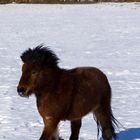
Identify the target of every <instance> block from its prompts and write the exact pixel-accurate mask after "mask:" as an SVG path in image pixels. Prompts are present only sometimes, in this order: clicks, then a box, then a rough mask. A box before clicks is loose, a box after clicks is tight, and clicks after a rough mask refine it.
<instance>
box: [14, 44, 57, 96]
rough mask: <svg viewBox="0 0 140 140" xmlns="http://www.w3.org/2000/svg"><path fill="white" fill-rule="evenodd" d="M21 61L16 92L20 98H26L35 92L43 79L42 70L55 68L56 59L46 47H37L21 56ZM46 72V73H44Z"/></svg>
mask: <svg viewBox="0 0 140 140" xmlns="http://www.w3.org/2000/svg"><path fill="white" fill-rule="evenodd" d="M21 60H22V61H23V66H22V76H21V78H20V81H19V84H18V87H17V91H18V93H19V95H20V96H22V97H28V96H29V95H31V94H32V93H34V92H35V91H36V88H37V87H38V86H39V81H40V80H41V78H43V76H44V75H43V74H42V73H43V72H44V69H45V70H46V69H48V73H49V70H50V68H51V69H52V68H56V67H57V64H58V60H59V59H58V57H57V56H56V55H55V54H54V53H53V52H52V51H51V50H50V49H49V48H47V47H44V46H43V45H39V46H37V47H36V48H33V49H30V48H29V49H28V50H26V51H25V52H23V53H22V55H21ZM45 72H46V71H45Z"/></svg>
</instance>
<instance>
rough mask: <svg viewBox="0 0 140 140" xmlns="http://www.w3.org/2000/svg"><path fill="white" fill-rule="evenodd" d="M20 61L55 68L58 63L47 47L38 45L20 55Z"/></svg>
mask: <svg viewBox="0 0 140 140" xmlns="http://www.w3.org/2000/svg"><path fill="white" fill-rule="evenodd" d="M21 59H22V61H23V63H27V64H37V65H43V66H49V65H50V66H57V64H58V61H59V58H58V57H57V56H56V54H55V53H54V52H53V51H52V50H50V48H49V47H45V46H44V44H40V45H38V46H37V47H35V48H33V49H31V48H29V49H27V50H26V51H24V52H23V53H22V55H21Z"/></svg>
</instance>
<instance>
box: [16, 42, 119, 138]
mask: <svg viewBox="0 0 140 140" xmlns="http://www.w3.org/2000/svg"><path fill="white" fill-rule="evenodd" d="M21 60H22V62H23V65H22V75H21V78H20V81H19V84H18V86H17V92H18V94H19V95H20V96H21V97H29V96H30V95H32V94H34V95H35V97H36V102H37V109H38V111H39V114H40V115H41V117H42V118H43V122H44V130H43V132H42V135H41V137H40V139H39V140H60V139H61V138H60V137H59V135H58V132H57V129H58V124H59V122H60V121H65V120H69V121H70V123H71V135H70V138H69V140H78V137H79V132H80V128H81V125H82V121H81V120H82V117H83V116H85V115H87V114H88V113H90V112H91V113H93V117H94V119H95V121H96V123H97V128H98V135H99V132H100V131H101V132H102V137H103V139H104V140H112V139H113V138H114V139H115V140H116V133H115V129H116V125H117V122H116V119H115V117H114V116H113V113H112V109H111V87H110V84H109V81H108V79H107V77H106V75H105V74H104V73H103V72H102V71H101V70H99V69H98V68H95V67H77V68H73V69H64V68H60V67H59V66H58V62H59V58H58V57H57V55H56V54H55V53H54V52H53V51H52V50H51V49H50V48H48V47H45V46H44V45H42V44H41V45H39V46H37V47H35V48H33V49H31V48H29V49H27V50H25V51H24V52H23V53H22V54H21Z"/></svg>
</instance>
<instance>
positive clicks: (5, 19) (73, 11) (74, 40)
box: [0, 3, 140, 140]
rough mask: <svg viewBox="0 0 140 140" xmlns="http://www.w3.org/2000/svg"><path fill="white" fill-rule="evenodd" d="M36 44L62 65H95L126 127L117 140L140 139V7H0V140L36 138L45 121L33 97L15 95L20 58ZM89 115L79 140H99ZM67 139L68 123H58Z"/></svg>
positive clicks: (85, 119) (116, 111)
mask: <svg viewBox="0 0 140 140" xmlns="http://www.w3.org/2000/svg"><path fill="white" fill-rule="evenodd" d="M40 43H45V44H46V45H47V46H50V48H52V49H53V50H54V51H55V52H56V54H57V55H58V56H59V57H60V59H61V61H60V66H61V67H65V68H73V67H76V66H95V67H98V68H100V69H101V70H102V71H104V73H106V74H107V76H108V78H109V81H110V84H111V86H112V91H113V97H112V108H113V112H114V115H115V117H116V118H117V119H118V120H119V121H120V122H121V123H122V125H123V126H124V127H125V128H126V130H125V129H123V128H120V131H118V136H119V140H140V3H131V4H127V3H121V4H113V3H112V4H111V3H106V4H94V5H16V4H10V5H0V140H38V139H39V137H40V135H41V132H42V129H43V123H42V119H41V117H40V115H39V114H38V112H37V109H36V101H35V98H34V96H32V97H30V98H29V99H24V98H21V97H19V96H18V95H17V92H16V86H17V83H18V81H19V78H20V75H21V65H22V63H21V61H20V58H19V57H20V54H21V53H22V51H24V50H25V49H27V48H29V47H35V46H37V45H38V44H40ZM96 129H97V128H96V124H95V122H94V120H93V117H92V115H88V116H87V117H85V118H84V119H83V126H82V129H81V133H80V140H97V131H96ZM60 133H61V136H62V137H63V138H64V139H65V140H68V138H69V135H70V133H69V122H62V123H61V124H60Z"/></svg>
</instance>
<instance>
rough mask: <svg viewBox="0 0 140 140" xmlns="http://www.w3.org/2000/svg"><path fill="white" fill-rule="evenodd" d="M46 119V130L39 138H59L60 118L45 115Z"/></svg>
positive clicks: (47, 139)
mask: <svg viewBox="0 0 140 140" xmlns="http://www.w3.org/2000/svg"><path fill="white" fill-rule="evenodd" d="M43 120H44V125H45V126H44V130H43V133H42V135H41V137H40V139H39V140H59V136H58V133H57V125H58V123H59V120H57V119H55V118H53V117H45V118H43Z"/></svg>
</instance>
